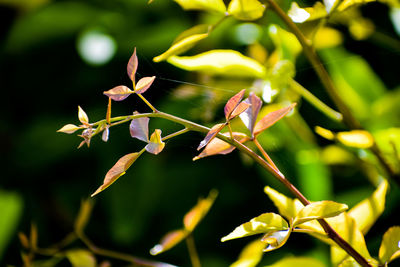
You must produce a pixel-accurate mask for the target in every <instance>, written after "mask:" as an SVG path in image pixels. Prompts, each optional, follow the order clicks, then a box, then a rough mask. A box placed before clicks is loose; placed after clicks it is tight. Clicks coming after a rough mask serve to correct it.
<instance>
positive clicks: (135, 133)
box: [129, 112, 150, 143]
mask: <svg viewBox="0 0 400 267" xmlns="http://www.w3.org/2000/svg"><path fill="white" fill-rule="evenodd" d="M134 114H139V113H138V112H135V113H134ZM149 121H150V119H149V118H147V117H142V118H137V119H133V120H132V121H131V124H130V125H129V131H130V133H131V136H132V137H133V138H137V139H139V140H142V141H144V142H146V143H148V142H149Z"/></svg>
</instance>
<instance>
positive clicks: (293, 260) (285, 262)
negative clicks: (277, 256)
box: [265, 257, 326, 267]
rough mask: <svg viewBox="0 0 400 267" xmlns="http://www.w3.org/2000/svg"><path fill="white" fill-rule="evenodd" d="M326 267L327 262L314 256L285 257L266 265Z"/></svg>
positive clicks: (268, 266) (278, 266)
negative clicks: (324, 262)
mask: <svg viewBox="0 0 400 267" xmlns="http://www.w3.org/2000/svg"><path fill="white" fill-rule="evenodd" d="M293 266H298V267H303V266H304V267H326V266H325V264H323V263H322V262H320V261H319V260H317V259H314V258H308V257H285V258H283V259H281V260H279V261H278V262H275V263H274V264H272V265H267V266H265V267H293Z"/></svg>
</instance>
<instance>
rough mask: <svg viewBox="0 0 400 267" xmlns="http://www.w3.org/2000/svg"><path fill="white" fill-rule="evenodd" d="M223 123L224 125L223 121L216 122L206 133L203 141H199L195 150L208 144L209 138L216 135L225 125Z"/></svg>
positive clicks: (211, 138)
mask: <svg viewBox="0 0 400 267" xmlns="http://www.w3.org/2000/svg"><path fill="white" fill-rule="evenodd" d="M225 125H226V124H225V123H218V124H216V125H214V126H213V127H212V128H211V129H210V131H209V132H208V133H207V135H206V137H205V138H204V139H203V141H201V142H200V144H199V146H198V147H197V150H200V149H202V148H203V147H205V146H206V145H208V143H210V142H211V140H213V139H214V137H215V136H217V134H218V133H219V132H220V131H221V130H222V129H223V128H224V127H225Z"/></svg>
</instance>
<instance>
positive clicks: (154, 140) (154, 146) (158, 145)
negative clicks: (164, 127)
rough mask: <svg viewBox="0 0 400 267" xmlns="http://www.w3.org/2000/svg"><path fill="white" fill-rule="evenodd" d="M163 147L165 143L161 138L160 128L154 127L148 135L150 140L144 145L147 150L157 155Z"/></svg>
mask: <svg viewBox="0 0 400 267" xmlns="http://www.w3.org/2000/svg"><path fill="white" fill-rule="evenodd" d="M164 147H165V143H164V142H163V141H162V140H161V130H160V129H156V130H155V131H154V133H152V134H151V136H150V142H149V143H148V144H147V145H146V146H145V149H146V150H147V152H149V153H152V154H154V155H157V154H158V153H160V152H161V151H162V150H163V149H164Z"/></svg>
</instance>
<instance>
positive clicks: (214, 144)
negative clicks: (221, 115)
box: [193, 132, 248, 160]
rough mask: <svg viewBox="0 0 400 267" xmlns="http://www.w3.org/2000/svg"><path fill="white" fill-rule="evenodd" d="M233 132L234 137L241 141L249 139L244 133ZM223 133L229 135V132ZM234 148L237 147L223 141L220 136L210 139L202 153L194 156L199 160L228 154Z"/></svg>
mask: <svg viewBox="0 0 400 267" xmlns="http://www.w3.org/2000/svg"><path fill="white" fill-rule="evenodd" d="M232 134H233V138H235V139H236V140H238V141H239V142H241V143H242V142H244V141H246V140H248V137H247V136H246V135H245V134H244V133H238V132H233V133H232ZM223 135H225V136H229V133H223ZM234 149H235V147H234V146H232V145H231V144H229V143H227V142H225V141H222V140H221V139H219V138H214V139H213V140H211V141H210V143H208V145H207V146H206V147H205V148H204V150H203V151H201V153H200V154H199V155H198V156H197V157H194V158H193V160H198V159H201V158H205V157H208V156H213V155H217V154H221V155H226V154H229V153H231V152H232V151H233V150H234Z"/></svg>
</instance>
